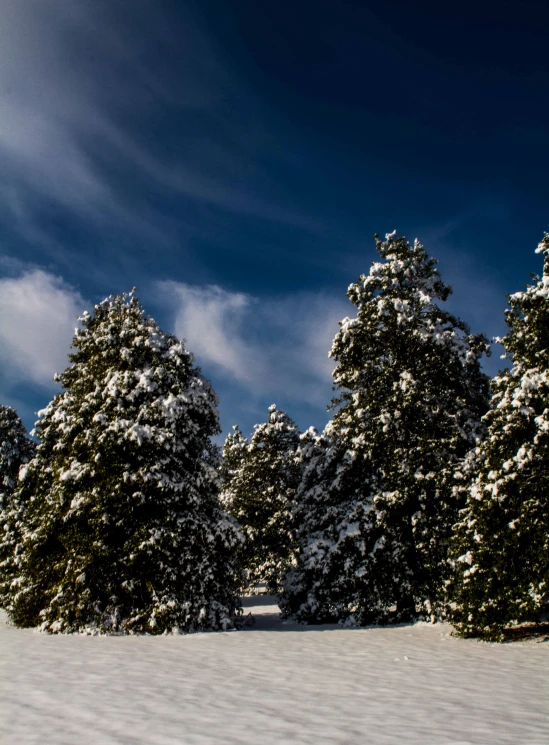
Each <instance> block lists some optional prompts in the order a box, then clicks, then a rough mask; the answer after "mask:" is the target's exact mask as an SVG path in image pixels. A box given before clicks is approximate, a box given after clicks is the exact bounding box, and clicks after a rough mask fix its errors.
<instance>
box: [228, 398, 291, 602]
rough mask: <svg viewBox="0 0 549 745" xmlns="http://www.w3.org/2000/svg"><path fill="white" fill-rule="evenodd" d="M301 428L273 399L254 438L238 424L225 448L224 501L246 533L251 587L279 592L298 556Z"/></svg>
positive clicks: (245, 560) (244, 561) (248, 575)
mask: <svg viewBox="0 0 549 745" xmlns="http://www.w3.org/2000/svg"><path fill="white" fill-rule="evenodd" d="M298 444H299V431H298V429H297V427H296V425H295V424H294V422H293V421H292V420H291V419H290V417H289V416H287V414H285V413H284V412H283V411H280V410H279V409H277V408H276V406H275V405H274V404H273V405H272V406H271V407H270V408H269V413H268V417H267V421H266V422H264V423H262V424H257V425H256V426H255V428H254V431H253V434H252V436H251V438H250V441H249V442H248V440H247V439H246V438H245V437H244V436H243V435H242V433H241V432H240V430H239V429H238V427H235V428H234V432H233V433H232V434H229V435H228V437H227V439H226V441H225V447H224V450H223V462H224V466H223V495H222V499H223V504H224V506H225V508H226V509H227V510H228V512H229V513H230V514H231V515H232V516H233V517H234V518H235V519H236V520H237V521H238V522H239V524H240V525H241V527H242V532H243V533H244V535H245V537H246V543H245V545H244V547H243V564H244V567H245V569H246V572H247V580H246V585H247V589H248V590H251V591H253V590H254V588H255V587H256V585H258V584H260V583H263V584H265V586H266V588H267V591H268V592H270V593H272V594H277V593H278V592H279V590H280V587H281V583H282V579H283V577H284V575H285V573H286V571H287V570H288V566H289V564H290V563H291V560H292V556H293V542H292V537H291V534H290V514H291V507H292V503H293V501H294V495H295V490H296V488H297V486H298V484H299V481H300V475H301V474H300V468H299V465H298V463H297V462H296V449H297V446H298Z"/></svg>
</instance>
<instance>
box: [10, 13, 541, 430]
mask: <svg viewBox="0 0 549 745" xmlns="http://www.w3.org/2000/svg"><path fill="white" fill-rule="evenodd" d="M481 5H482V4H479V3H477V4H475V5H474V6H473V5H472V4H471V5H470V6H468V5H467V3H465V4H459V5H457V6H456V5H451V6H450V5H448V4H445V3H440V4H438V5H433V6H432V7H428V8H427V5H425V6H424V8H425V9H424V10H423V9H422V8H418V7H417V4H412V3H405V2H389V1H385V2H381V0H379V1H378V0H376V1H375V2H351V1H343V0H342V1H341V2H334V1H332V2H324V1H323V0H317V2H314V3H312V2H305V1H301V2H300V1H299V0H297V1H295V0H294V2H293V3H290V2H286V0H279V2H276V3H261V2H256V1H255V0H240V2H237V3H226V2H223V1H222V0H217V1H214V0H202V2H188V3H185V2H178V3H176V2H168V1H167V0H165V1H163V0H140V1H139V2H138V3H135V2H130V1H129V0H108V1H107V0H72V2H70V3H69V2H61V1H60V0H56V1H55V0H24V2H21V0H0V8H1V10H2V24H1V26H0V109H1V111H2V117H1V121H0V168H1V173H2V178H1V179H0V197H1V198H0V349H1V353H0V401H1V402H2V403H6V404H11V405H13V406H15V407H16V408H17V409H18V411H19V412H20V414H21V415H22V418H23V420H24V422H25V424H26V425H27V426H28V427H30V426H32V423H33V422H34V420H35V416H34V412H35V411H36V410H37V409H39V408H41V407H43V406H44V405H45V404H46V403H47V402H48V401H49V400H50V398H51V396H52V395H53V393H54V392H55V390H56V388H55V385H54V384H53V383H52V375H53V373H54V372H55V371H56V370H62V369H63V368H64V367H65V366H66V362H67V353H68V351H69V346H70V341H71V337H72V332H73V329H74V326H75V323H76V317H77V316H78V315H79V314H80V313H81V312H82V310H84V309H85V308H90V307H91V306H92V305H93V304H94V303H96V302H98V301H100V300H101V299H103V298H104V297H105V296H106V295H108V294H110V293H119V292H123V291H126V290H129V289H130V288H131V287H132V286H134V285H136V286H137V289H138V294H139V297H140V298H141V300H142V302H143V304H144V305H145V307H146V309H147V311H148V312H149V313H150V314H151V315H153V316H154V317H155V318H156V319H157V320H158V321H159V323H160V324H161V326H162V327H163V328H164V329H165V330H167V331H172V332H175V333H177V334H178V335H180V336H183V337H184V338H186V339H187V341H188V347H189V349H190V350H191V351H193V352H194V353H195V356H196V359H197V362H198V364H200V365H201V367H202V369H203V371H204V373H205V374H206V375H207V376H208V377H209V378H210V379H211V380H212V382H213V384H214V387H215V389H216V390H217V392H218V394H219V396H220V399H221V404H220V412H221V421H222V425H223V428H224V431H228V429H229V428H230V426H231V425H232V424H235V423H238V424H239V425H240V426H241V427H242V429H243V430H244V431H249V430H250V429H251V427H252V426H253V424H254V423H255V422H258V421H261V420H263V419H264V418H265V416H266V411H267V407H268V406H269V404H271V403H273V402H276V403H277V404H278V405H279V406H280V407H281V408H284V409H285V410H286V411H287V412H288V413H289V414H290V416H292V417H293V418H294V419H295V420H296V421H297V423H298V424H299V426H300V427H301V428H306V427H308V426H310V425H315V426H317V427H322V426H323V425H324V423H325V422H326V421H327V417H328V415H327V414H326V404H327V403H328V402H329V400H330V398H331V395H332V392H331V376H330V372H331V363H330V361H329V360H328V358H327V354H328V351H329V348H330V345H331V340H332V338H333V336H334V335H335V333H336V331H337V322H338V320H341V319H342V318H343V317H345V316H346V315H349V314H351V313H352V310H353V308H352V306H351V305H350V304H349V303H348V301H347V299H346V297H345V292H346V289H347V287H348V285H349V284H350V282H353V281H355V280H356V278H357V277H358V275H359V274H360V273H362V272H367V271H368V269H369V266H370V263H371V262H372V261H373V260H375V258H376V253H375V248H374V242H373V234H374V233H375V232H378V233H380V234H384V233H386V232H390V231H392V230H394V229H396V230H397V231H398V233H399V234H405V235H406V236H408V237H409V238H410V239H413V238H415V237H416V236H417V237H418V238H419V239H420V240H421V241H422V243H423V244H424V245H425V247H426V248H427V250H428V251H429V252H430V253H431V254H432V255H434V256H436V257H437V258H438V259H439V261H440V265H439V268H440V271H441V274H442V277H443V279H444V280H445V281H447V282H449V283H451V284H452V285H453V287H454V295H453V296H452V298H451V300H450V302H449V304H450V306H451V308H452V310H454V311H455V312H457V313H458V314H459V315H460V316H461V317H462V318H464V319H465V320H466V321H467V322H468V323H470V325H471V326H472V328H473V330H475V331H484V332H485V333H486V334H487V335H488V336H492V335H495V334H501V333H502V332H503V331H504V324H503V311H504V309H505V306H506V301H505V294H506V293H508V292H514V291H516V290H518V289H520V288H521V287H523V286H524V285H525V284H526V282H527V281H528V279H529V274H530V273H531V272H539V271H541V262H540V259H539V256H536V255H535V254H534V249H535V246H536V245H537V243H538V241H539V239H540V238H541V236H542V234H543V232H544V231H545V230H546V229H549V214H548V201H547V197H548V189H547V176H546V174H547V173H548V166H549V148H548V147H547V144H548V141H547V121H548V116H547V115H548V108H549V95H548V94H549V76H548V62H547V52H546V49H547V45H546V38H545V29H546V28H547V21H548V17H547V15H548V14H547V11H546V9H545V7H544V5H545V4H544V3H533V2H522V3H518V2H516V3H500V4H499V5H498V9H497V14H495V15H494V14H493V13H488V12H487V11H486V15H483V13H484V12H485V11H483V9H482V8H481V7H480V6H481ZM498 366H499V361H498V359H497V355H496V356H495V358H492V360H490V361H489V363H488V365H487V369H488V370H489V372H491V373H492V372H494V371H495V370H496V369H497V368H498Z"/></svg>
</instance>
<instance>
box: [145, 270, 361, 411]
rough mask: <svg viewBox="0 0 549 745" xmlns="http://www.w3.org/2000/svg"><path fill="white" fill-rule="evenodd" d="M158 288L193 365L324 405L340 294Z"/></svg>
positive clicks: (250, 386) (250, 388)
mask: <svg viewBox="0 0 549 745" xmlns="http://www.w3.org/2000/svg"><path fill="white" fill-rule="evenodd" d="M157 288H158V296H159V297H162V298H163V300H164V302H169V303H170V304H171V307H172V310H173V314H174V327H175V331H176V334H177V335H178V336H180V337H182V338H185V339H186V340H187V342H188V347H189V349H190V350H191V351H192V352H193V353H194V354H195V356H196V359H197V361H198V362H199V364H201V365H203V366H204V367H208V368H212V366H213V367H215V369H216V370H217V372H218V374H220V375H224V376H226V377H227V378H228V379H230V380H232V381H236V382H238V383H239V384H240V385H241V386H242V387H243V388H245V389H246V391H247V392H248V394H251V395H252V396H259V395H262V396H269V395H271V396H276V395H280V394H283V395H284V396H285V397H287V398H292V399H294V400H297V401H305V402H307V403H310V404H313V405H320V406H322V407H323V406H325V405H326V404H327V403H328V401H329V400H330V391H331V372H332V369H333V363H332V361H331V360H330V359H329V358H328V352H329V350H330V348H331V344H332V340H333V337H334V336H335V334H336V332H337V329H338V321H339V320H341V319H342V318H343V317H344V316H345V315H348V313H349V310H350V306H349V304H348V301H346V300H345V298H343V299H339V298H337V299H334V298H333V297H330V296H328V295H324V294H320V293H313V292H299V293H292V294H289V295H285V296H283V297H261V298H260V297H255V296H252V295H247V294H243V293H233V292H228V291H227V290H224V289H222V288H220V287H217V286H215V285H208V286H193V285H187V284H184V283H181V282H172V281H163V282H159V283H157Z"/></svg>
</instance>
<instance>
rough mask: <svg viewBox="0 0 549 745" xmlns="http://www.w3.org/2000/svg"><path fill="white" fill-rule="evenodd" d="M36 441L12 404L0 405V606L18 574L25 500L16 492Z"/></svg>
mask: <svg viewBox="0 0 549 745" xmlns="http://www.w3.org/2000/svg"><path fill="white" fill-rule="evenodd" d="M34 447H35V446H34V442H33V441H32V440H31V439H30V438H29V436H28V434H27V431H26V429H25V427H24V425H23V422H22V421H21V419H20V418H19V416H18V414H17V412H16V411H15V409H13V408H12V407H11V406H2V405H0V607H2V608H3V607H4V606H5V605H6V604H7V603H6V600H7V597H5V596H6V592H7V591H8V588H9V585H10V582H11V580H12V579H13V576H14V574H15V573H16V566H17V548H18V544H19V543H20V541H21V533H20V528H19V526H20V525H21V524H22V521H23V516H24V507H25V505H24V503H22V502H21V501H20V500H19V499H18V497H17V493H16V487H17V484H18V475H19V469H20V467H21V466H24V465H25V464H26V463H28V462H29V461H30V460H31V458H32V457H33V455H34Z"/></svg>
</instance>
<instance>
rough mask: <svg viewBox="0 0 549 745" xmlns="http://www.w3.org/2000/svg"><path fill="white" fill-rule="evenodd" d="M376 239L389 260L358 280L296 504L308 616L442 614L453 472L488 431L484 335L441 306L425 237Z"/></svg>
mask: <svg viewBox="0 0 549 745" xmlns="http://www.w3.org/2000/svg"><path fill="white" fill-rule="evenodd" d="M376 244H377V249H378V251H379V253H380V255H381V258H382V259H383V261H381V262H376V263H374V264H373V265H372V267H371V269H370V273H369V275H368V276H364V275H362V276H361V277H360V278H359V280H358V282H357V283H356V284H352V285H351V286H350V288H349V291H348V293H347V296H348V297H349V299H350V300H351V302H352V303H353V304H354V305H355V306H356V308H357V316H356V318H353V319H350V318H346V319H344V320H343V321H342V322H341V323H340V330H339V332H338V334H337V335H336V337H335V340H334V343H333V347H332V350H331V356H332V357H333V358H334V359H335V360H336V361H337V363H338V364H337V368H336V370H335V371H334V382H335V387H336V388H337V389H339V392H340V395H339V397H338V398H337V399H335V400H334V401H333V402H332V404H333V406H334V408H336V412H335V414H334V418H333V421H332V422H331V423H330V425H329V427H328V428H327V431H326V433H325V435H326V436H327V439H328V441H329V443H330V444H329V446H326V445H323V444H322V442H321V443H317V444H316V445H315V446H314V447H313V451H315V448H316V455H314V456H313V462H311V463H310V464H309V466H308V467H307V468H306V469H305V474H306V478H305V481H304V482H303V484H302V486H301V487H300V490H299V492H298V497H297V499H296V524H297V525H299V526H300V527H298V536H299V538H298V557H297V566H296V567H295V568H294V570H293V571H292V572H291V573H290V574H289V575H288V578H287V581H286V585H285V590H284V593H283V598H282V604H283V607H284V609H285V612H287V613H291V614H292V615H295V616H297V617H298V618H301V619H302V620H306V621H318V620H334V621H335V620H339V621H348V622H356V623H359V624H365V623H375V622H386V621H389V620H391V621H400V620H405V619H408V618H412V617H414V616H415V615H416V614H417V613H421V614H425V613H427V614H429V615H431V616H436V615H437V614H440V613H441V609H442V606H443V586H444V582H445V579H446V577H447V574H448V562H447V550H448V541H449V537H450V533H451V526H452V525H453V523H454V522H455V520H456V516H457V513H458V508H459V506H460V505H459V502H458V500H457V499H456V498H455V496H454V491H453V483H454V482H453V475H454V471H455V469H456V468H457V466H458V464H459V463H460V461H461V460H462V459H463V458H464V456H465V455H466V454H467V452H468V451H469V450H470V449H471V448H472V447H473V446H474V445H475V444H476V443H477V442H478V441H479V439H480V437H481V435H482V431H483V429H482V426H481V424H480V418H481V416H482V415H483V414H484V412H485V411H486V408H487V391H488V379H487V378H486V376H485V375H483V374H482V372H481V371H480V367H479V358H480V356H481V355H482V353H484V352H487V351H488V345H487V341H486V339H485V337H484V336H480V335H477V336H475V335H471V334H470V332H469V328H468V327H467V325H466V324H465V323H464V322H463V321H460V320H459V319H458V318H456V317H455V316H453V315H452V314H451V313H449V312H448V311H446V310H444V309H442V308H440V307H439V305H438V302H437V301H445V300H446V299H447V297H448V296H449V294H450V292H451V288H450V287H449V286H448V285H446V284H444V283H443V282H442V281H441V279H440V276H439V274H438V271H437V269H436V263H437V262H436V260H435V259H433V258H430V257H429V256H428V255H427V253H426V252H425V250H424V248H423V246H422V245H421V244H420V243H419V242H418V241H416V242H415V243H414V244H413V245H410V244H409V243H408V242H407V241H406V240H405V239H404V238H397V237H395V234H390V235H387V236H386V240H385V241H384V242H382V241H381V240H379V239H378V238H377V236H376ZM309 504H311V507H310V508H309V507H308V505H309ZM303 513H304V514H303ZM326 514H327V515H328V517H326ZM319 547H321V551H319V550H318V548H319Z"/></svg>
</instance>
